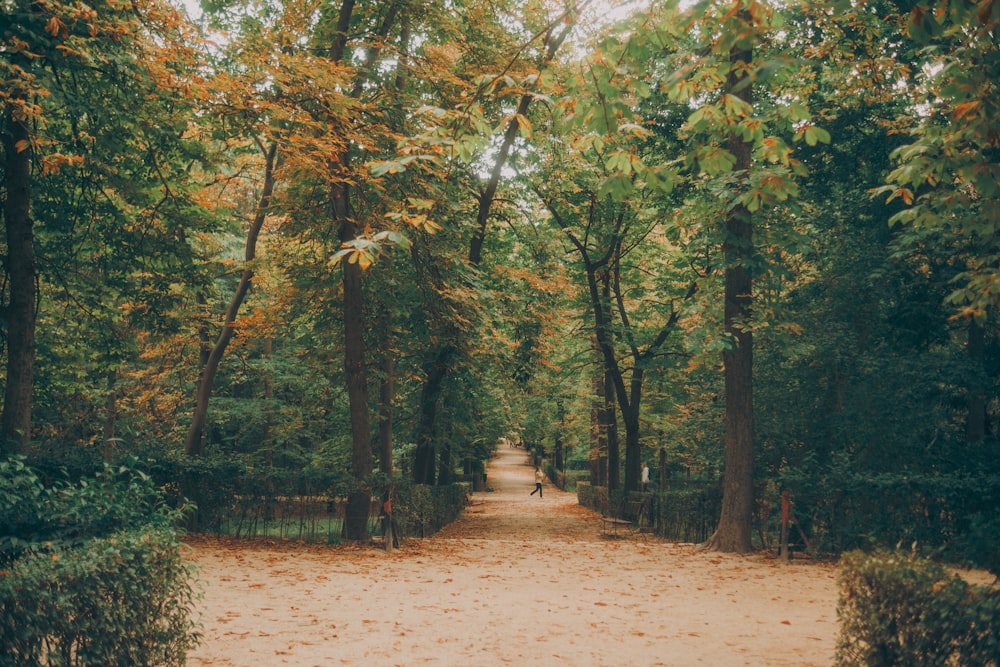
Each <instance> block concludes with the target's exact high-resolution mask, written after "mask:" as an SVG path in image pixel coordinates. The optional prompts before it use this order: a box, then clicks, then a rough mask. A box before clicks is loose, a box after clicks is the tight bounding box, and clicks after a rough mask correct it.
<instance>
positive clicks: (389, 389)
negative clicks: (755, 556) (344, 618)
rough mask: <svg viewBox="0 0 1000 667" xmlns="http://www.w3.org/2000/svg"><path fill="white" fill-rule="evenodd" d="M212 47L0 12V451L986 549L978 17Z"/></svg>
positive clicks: (605, 13) (638, 17)
mask: <svg viewBox="0 0 1000 667" xmlns="http://www.w3.org/2000/svg"><path fill="white" fill-rule="evenodd" d="M201 10H202V11H201V12H199V13H198V15H197V16H194V17H193V16H190V15H188V14H187V13H186V12H185V10H183V9H179V8H178V7H176V6H174V5H172V4H170V3H168V2H164V1H161V0H94V1H93V2H91V3H89V4H82V3H77V2H68V1H66V0H0V35H2V42H0V80H2V82H0V107H2V109H0V110H2V118H0V139H2V151H3V152H2V163H0V188H2V189H0V197H2V213H0V216H2V218H3V226H4V233H3V237H2V240H0V253H2V261H3V276H2V285H0V288H2V302H0V326H2V329H0V335H2V339H0V343H2V352H3V366H2V371H0V373H2V376H0V383H2V388H3V392H4V403H3V416H2V441H0V445H2V447H3V449H2V451H0V453H2V454H4V455H5V456H7V455H19V456H24V457H27V458H28V459H29V460H31V461H36V462H55V463H57V464H59V465H76V464H79V463H81V462H84V463H86V462H100V461H102V460H103V461H120V460H123V459H125V458H127V457H136V458H137V459H139V460H142V461H161V462H162V461H176V462H181V463H183V462H185V461H188V462H190V461H196V460H206V461H209V460H222V461H228V462H233V461H238V462H241V464H242V465H244V466H245V467H247V468H254V469H257V470H260V469H265V468H267V469H271V468H273V469H280V470H283V471H290V472H291V474H293V475H303V476H304V475H307V474H312V473H314V472H321V473H323V474H327V475H334V476H342V477H343V478H344V479H346V480H349V482H350V484H349V488H350V489H351V492H350V498H349V500H348V521H347V526H346V528H345V531H346V534H347V536H348V537H354V538H361V537H362V536H363V534H364V530H365V528H364V521H365V519H366V518H367V512H368V506H369V497H370V495H371V488H372V484H373V480H376V479H380V478H381V479H385V478H389V477H396V478H400V479H406V480H408V481H409V482H411V483H414V484H422V485H440V484H448V483H450V482H451V481H453V480H454V479H456V478H457V476H458V475H460V474H462V473H463V472H466V473H467V472H470V471H472V470H481V469H482V464H483V462H484V461H486V460H487V459H488V458H489V454H490V452H491V451H492V448H493V447H494V446H495V443H497V441H498V440H499V439H500V438H505V437H506V438H510V439H512V440H515V441H517V440H523V442H525V443H526V444H528V445H529V446H534V447H536V448H537V449H541V450H544V451H545V452H546V453H547V454H548V455H551V456H553V457H554V459H553V460H555V461H556V462H557V465H558V467H559V468H562V467H565V466H566V465H568V464H569V463H572V462H580V463H581V465H582V466H583V467H587V468H589V470H590V471H591V473H590V475H591V481H592V483H599V484H603V485H606V486H607V487H608V488H611V489H623V490H625V491H631V490H635V489H637V488H638V486H639V479H640V478H639V474H640V473H639V470H640V466H641V463H642V462H644V461H645V462H648V463H650V465H651V467H653V468H654V470H657V471H659V468H658V466H657V465H656V464H655V463H654V462H655V461H658V460H659V456H660V453H661V452H663V460H664V461H665V462H666V464H665V466H664V468H663V472H664V473H665V476H669V477H670V478H671V479H676V478H680V479H688V478H690V479H700V480H721V483H722V489H723V500H722V505H721V514H720V516H719V517H718V530H717V531H716V532H715V534H714V536H713V537H712V539H711V544H712V545H713V546H714V547H716V548H718V549H721V550H725V551H745V550H748V549H750V548H752V533H751V529H752V525H753V519H752V517H753V516H754V513H755V512H756V511H757V508H758V507H759V505H760V503H761V502H762V500H763V499H764V498H765V497H771V498H773V497H774V494H775V492H777V491H778V490H780V488H781V487H782V485H784V484H791V483H793V482H794V483H796V484H798V487H797V488H814V489H815V488H821V489H823V492H824V493H827V494H837V493H849V492H850V490H851V489H853V488H862V487H864V488H869V489H870V488H884V489H886V493H887V494H894V493H897V492H898V491H899V490H900V489H904V488H905V489H909V488H914V487H911V486H905V485H904V486H900V485H899V484H896V482H898V481H899V480H904V481H905V480H909V482H907V483H915V482H913V480H925V481H926V480H935V481H934V482H933V483H936V484H939V487H936V488H945V487H946V488H948V489H951V490H956V489H957V491H956V493H959V494H960V495H962V496H963V497H966V498H972V499H975V500H978V501H979V502H980V504H979V505H976V504H975V502H973V503H971V504H969V503H966V504H965V505H963V507H965V508H966V512H965V513H966V514H967V516H964V517H962V521H959V522H957V523H956V525H957V526H959V529H962V528H963V527H968V526H982V525H984V522H985V523H986V524H988V522H989V521H993V522H997V521H998V520H997V518H996V504H995V502H996V501H997V499H998V498H997V494H998V491H997V489H998V488H1000V484H998V483H997V481H996V480H997V478H998V475H1000V461H998V454H1000V448H998V439H997V429H998V424H997V418H998V416H1000V402H998V398H1000V394H998V390H1000V337H998V333H1000V329H998V319H997V305H998V302H1000V134H998V132H1000V91H998V89H997V87H998V85H1000V83H998V82H1000V45H998V29H1000V3H998V2H996V1H995V0H981V1H979V2H969V1H967V0H958V1H950V2H930V0H919V1H916V2H913V1H907V2H893V1H890V0H876V1H872V2H866V1H863V0H826V1H823V2H808V3H794V2H789V3H774V4H769V3H765V2H758V1H756V0H734V1H728V2H717V1H711V0H706V1H704V2H696V3H676V2H671V1H660V0H653V1H652V2H649V3H646V2H629V3H623V4H622V6H621V7H617V8H616V9H614V11H612V10H611V7H610V5H609V3H598V2H596V1H594V0H579V1H578V2H575V3H574V2H570V1H569V0H567V1H565V2H561V1H559V0H537V1H535V0H532V1H528V2H525V1H522V0H517V1H514V0H379V1H377V2H375V1H370V0H335V1H334V2H329V1H327V0H268V1H266V2H258V1H257V0H203V3H202V7H201ZM583 462H586V463H583ZM893 480H895V482H894V481H893ZM928 483H929V484H932V482H928ZM894 484H895V485H894ZM880 485H881V486H880ZM921 488H923V487H921ZM949 492H951V491H949ZM942 512H944V510H942ZM352 517H354V518H355V520H354V521H353V522H352ZM977 522H978V523H977Z"/></svg>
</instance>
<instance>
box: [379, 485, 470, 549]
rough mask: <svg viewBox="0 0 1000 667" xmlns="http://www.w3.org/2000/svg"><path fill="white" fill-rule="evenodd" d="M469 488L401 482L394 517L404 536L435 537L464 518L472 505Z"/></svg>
mask: <svg viewBox="0 0 1000 667" xmlns="http://www.w3.org/2000/svg"><path fill="white" fill-rule="evenodd" d="M470 491H471V489H470V487H469V485H468V484H464V483H461V484H448V485H446V486H428V485H425V484H411V483H409V482H402V481H400V482H397V483H396V484H395V485H394V491H393V493H394V498H395V502H394V504H393V514H394V517H395V520H396V523H397V524H398V526H399V529H400V531H401V532H402V534H403V535H409V536H415V537H425V536H427V535H433V534H434V533H436V532H437V531H439V530H441V528H443V527H444V526H446V525H448V524H449V523H451V522H452V521H454V520H455V519H457V518H458V517H459V516H460V515H461V514H462V510H463V509H465V505H466V504H467V503H468V498H469V492H470Z"/></svg>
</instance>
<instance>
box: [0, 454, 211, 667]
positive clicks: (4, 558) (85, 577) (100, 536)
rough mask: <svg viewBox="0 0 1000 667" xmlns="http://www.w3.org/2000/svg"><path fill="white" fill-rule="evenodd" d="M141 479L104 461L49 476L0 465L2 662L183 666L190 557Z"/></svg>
mask: <svg viewBox="0 0 1000 667" xmlns="http://www.w3.org/2000/svg"><path fill="white" fill-rule="evenodd" d="M179 519H180V514H179V513H178V512H177V511H175V510H169V509H167V508H166V506H165V505H164V504H163V502H162V498H161V495H160V493H159V492H158V491H157V489H156V488H155V486H154V485H153V483H152V481H151V480H150V478H149V477H147V476H145V475H144V474H142V473H140V472H137V471H135V470H132V469H130V468H127V467H122V468H117V469H113V468H110V467H106V468H105V469H104V470H103V471H102V472H100V473H98V474H97V475H96V476H94V477H93V478H91V479H83V480H81V481H79V482H78V483H77V484H72V485H71V484H61V485H53V486H45V485H43V484H42V482H41V480H40V478H39V476H38V475H37V474H36V473H35V472H34V471H33V470H32V469H30V468H28V467H27V466H25V465H24V462H23V460H19V459H13V460H11V461H8V462H5V463H0V566H2V567H4V568H5V569H3V570H0V646H3V647H4V654H3V655H2V656H0V665H4V666H6V665H11V666H17V667H21V666H29V665H30V666H36V665H37V666H42V665H45V666H56V665H58V666H67V667H69V666H83V665H102V666H103V665H112V666H115V665H168V666H169V665H182V664H184V660H185V655H186V653H187V651H188V650H189V649H190V648H191V647H193V646H194V645H195V642H196V641H197V634H196V633H195V628H194V624H193V623H192V622H191V621H190V620H189V614H190V611H191V607H192V603H193V600H194V594H193V591H192V588H191V583H190V582H191V578H192V572H191V569H190V566H189V565H187V564H185V563H184V562H183V560H182V559H181V557H180V544H179V543H178V541H177V535H176V531H175V529H174V526H175V525H176V523H177V521H179Z"/></svg>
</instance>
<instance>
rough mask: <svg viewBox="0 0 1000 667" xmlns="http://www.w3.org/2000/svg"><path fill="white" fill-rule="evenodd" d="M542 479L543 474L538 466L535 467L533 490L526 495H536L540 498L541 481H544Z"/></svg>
mask: <svg viewBox="0 0 1000 667" xmlns="http://www.w3.org/2000/svg"><path fill="white" fill-rule="evenodd" d="M544 479H545V473H543V472H542V469H541V468H539V467H538V466H535V490H534V491H532V492H531V493H530V494H528V495H531V496H533V495H535V494H536V493H537V494H538V497H539V498H541V497H542V480H544Z"/></svg>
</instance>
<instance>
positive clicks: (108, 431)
mask: <svg viewBox="0 0 1000 667" xmlns="http://www.w3.org/2000/svg"><path fill="white" fill-rule="evenodd" d="M117 421H118V373H116V372H115V371H114V369H112V370H110V371H108V395H107V398H105V400H104V438H103V439H104V462H105V463H111V460H112V459H113V458H114V454H115V427H116V423H117Z"/></svg>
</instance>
